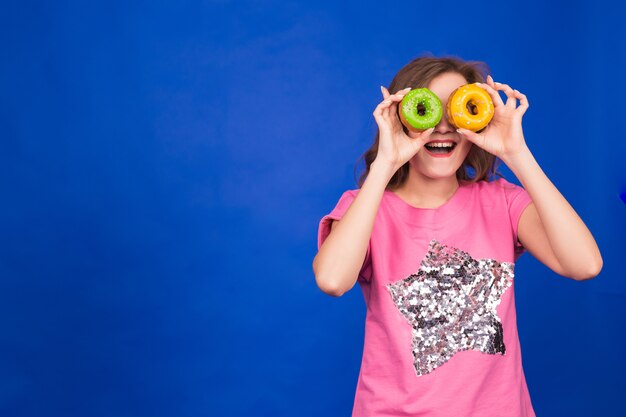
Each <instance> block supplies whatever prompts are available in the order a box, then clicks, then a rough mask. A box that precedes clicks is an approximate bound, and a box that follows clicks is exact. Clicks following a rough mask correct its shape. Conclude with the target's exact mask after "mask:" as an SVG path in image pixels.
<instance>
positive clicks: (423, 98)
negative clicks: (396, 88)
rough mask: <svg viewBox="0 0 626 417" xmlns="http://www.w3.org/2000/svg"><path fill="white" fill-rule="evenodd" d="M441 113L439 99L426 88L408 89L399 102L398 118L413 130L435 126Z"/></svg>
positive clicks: (441, 107)
mask: <svg viewBox="0 0 626 417" xmlns="http://www.w3.org/2000/svg"><path fill="white" fill-rule="evenodd" d="M442 115H443V105H442V104H441V100H439V97H437V94H435V93H433V92H432V91H430V90H429V89H428V88H416V89H415V90H411V91H409V92H408V94H407V95H406V96H404V98H403V99H402V102H401V103H400V120H401V121H402V124H403V125H405V126H406V128H407V129H409V130H411V131H413V132H422V131H424V130H426V129H430V128H431V127H434V126H436V125H437V123H439V121H440V120H441V116H442Z"/></svg>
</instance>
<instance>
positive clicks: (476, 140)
mask: <svg viewBox="0 0 626 417" xmlns="http://www.w3.org/2000/svg"><path fill="white" fill-rule="evenodd" d="M456 131H457V132H459V133H460V134H461V135H463V136H465V138H466V139H467V140H469V141H470V142H472V143H473V144H475V145H478V146H480V145H481V143H482V137H481V136H480V135H479V134H478V133H476V132H472V131H471V130H467V129H463V128H459V129H457V130H456Z"/></svg>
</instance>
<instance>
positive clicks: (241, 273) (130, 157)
mask: <svg viewBox="0 0 626 417" xmlns="http://www.w3.org/2000/svg"><path fill="white" fill-rule="evenodd" d="M381 3H382V2H381ZM2 8H3V13H2V15H3V18H2V25H0V33H1V34H2V38H1V39H2V48H1V49H0V54H1V58H2V61H1V62H2V65H0V83H1V85H0V86H1V93H0V105H1V109H0V118H1V120H0V122H1V127H2V129H1V131H0V132H1V133H0V146H1V147H0V169H1V170H2V175H1V176H0V180H1V188H2V194H3V200H2V201H3V204H2V205H1V206H0V213H1V216H0V218H1V221H0V227H1V229H0V231H1V233H2V239H1V243H0V245H1V248H0V249H1V251H0V285H1V287H0V325H1V332H0V334H1V341H0V349H1V351H2V355H0V415H2V416H91V417H96V416H124V417H126V416H179V417H183V416H252V415H254V416H266V415H267V416H303V417H307V416H321V415H323V416H347V415H349V414H350V411H351V409H352V403H353V396H354V390H355V387H356V379H357V376H358V371H359V365H360V360H361V352H362V343H363V326H364V317H365V308H364V303H363V298H362V294H361V291H360V289H359V288H358V287H355V288H354V289H353V290H352V291H350V292H348V293H347V294H345V295H344V296H343V297H341V298H333V297H329V296H327V295H325V294H323V293H322V292H321V291H320V290H319V289H317V287H316V285H315V280H314V276H313V273H312V268H311V262H312V259H313V257H314V255H315V253H316V251H317V245H316V238H317V226H318V222H319V220H320V218H321V217H322V216H323V215H324V214H326V213H327V212H329V211H330V210H331V209H332V208H333V207H334V205H335V203H336V201H337V199H338V198H339V196H340V195H341V193H342V192H343V191H344V190H345V189H349V188H356V185H355V180H354V172H353V171H354V165H355V162H356V160H357V158H358V157H359V156H360V155H361V153H362V152H363V151H364V150H365V149H366V148H367V147H368V146H369V145H370V143H371V141H372V139H373V135H374V132H375V122H374V120H373V117H372V116H371V112H372V111H373V109H374V107H375V106H376V105H377V103H378V102H379V101H380V100H381V97H380V90H379V86H380V85H381V84H383V85H388V84H389V82H390V81H391V78H392V77H393V75H394V74H395V73H396V71H397V70H399V69H400V68H401V67H402V66H403V65H404V64H405V63H406V62H408V61H409V60H410V59H412V58H414V57H416V56H418V55H420V54H422V53H425V52H431V53H434V54H436V55H446V54H452V55H457V56H460V57H462V58H465V59H477V60H483V61H486V62H487V63H488V64H489V65H490V67H491V70H492V73H493V75H494V78H495V79H496V80H497V81H502V82H506V83H509V84H510V85H512V86H513V87H514V88H517V89H519V90H521V91H522V92H523V93H525V94H526V95H527V96H528V97H529V100H530V104H531V106H530V109H529V111H528V112H527V113H526V116H525V118H524V129H525V136H526V140H527V143H528V144H529V147H530V149H531V151H532V152H533V154H534V155H535V158H536V159H537V160H538V162H539V163H540V165H541V166H542V168H543V170H544V171H545V172H546V174H547V175H548V176H549V178H550V179H551V180H552V181H553V183H554V184H555V185H556V186H557V187H558V188H559V190H560V191H561V192H562V194H563V195H564V196H565V197H566V198H567V199H568V201H569V202H570V203H571V204H572V206H573V207H574V208H575V209H576V211H577V212H578V213H579V215H580V216H581V217H582V219H583V220H584V221H585V222H586V224H587V226H588V227H589V228H590V230H591V231H592V233H593V234H594V236H595V238H596V239H597V242H598V244H599V246H600V249H601V251H602V254H603V257H604V269H603V270H602V273H601V274H600V275H599V276H598V277H597V278H596V279H594V280H591V281H586V282H575V281H573V280H570V279H566V278H563V277H559V276H557V275H555V274H554V273H552V272H551V271H550V270H549V269H547V267H545V266H543V265H542V264H540V263H539V262H538V261H536V260H535V259H534V258H532V256H531V255H529V254H526V255H524V256H523V257H522V258H521V259H520V260H519V261H518V265H517V267H516V277H517V279H516V284H515V285H516V293H517V294H516V296H517V308H518V323H519V331H520V338H521V343H522V352H523V359H524V368H525V372H526V378H527V381H528V385H529V389H530V393H531V398H532V401H533V405H534V407H535V410H536V412H537V414H538V415H539V416H572V417H573V416H591V415H594V416H599V415H602V416H618V415H622V414H621V413H623V406H622V405H623V395H624V392H626V382H625V380H624V378H623V375H624V374H626V359H624V356H625V355H624V353H625V352H624V351H625V349H624V344H625V342H626V337H625V335H624V332H625V330H626V328H625V326H624V321H623V317H624V315H625V313H626V303H625V301H626V282H625V278H626V276H625V275H626V274H625V272H624V258H625V255H626V239H625V236H626V205H625V202H623V201H622V200H621V199H620V195H623V194H622V193H624V192H625V191H626V168H625V167H626V157H625V155H626V146H625V144H626V134H625V133H624V123H623V121H624V96H625V94H626V87H625V84H624V83H625V80H624V74H626V62H625V61H626V29H625V26H624V24H623V22H624V20H625V19H626V9H625V6H624V3H623V2H619V3H618V2H609V1H602V0H599V1H593V2H583V1H568V2H543V1H538V0H529V1H523V2H522V1H518V2H516V3H511V4H500V2H478V3H476V2H474V3H469V2H467V1H462V2H461V1H450V2H444V3H442V4H438V3H437V2H430V3H429V4H427V3H424V2H415V1H400V2H396V3H394V4H393V5H382V4H380V5H376V4H375V3H374V2H372V4H367V3H364V2H362V1H346V2H339V3H330V2H328V3H326V2H303V1H301V2H294V1H265V2H260V1H250V0H240V1H237V2H235V1H228V0H223V1H176V2H174V1H170V2H164V1H137V2H125V1H111V0H109V1H106V2H105V1H92V2H78V1H63V2H28V1H19V2H18V1H5V2H3V7H2ZM503 172H504V174H505V176H506V177H507V178H508V179H509V180H511V181H513V182H518V181H517V180H516V179H515V178H514V176H512V175H511V174H510V171H508V170H506V169H503ZM518 183H519V182H518Z"/></svg>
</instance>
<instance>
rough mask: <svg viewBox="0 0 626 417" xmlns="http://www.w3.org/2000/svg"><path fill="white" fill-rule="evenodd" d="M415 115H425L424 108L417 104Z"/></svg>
mask: <svg viewBox="0 0 626 417" xmlns="http://www.w3.org/2000/svg"><path fill="white" fill-rule="evenodd" d="M417 114H419V115H420V116H424V115H425V114H426V107H425V106H424V105H423V104H422V103H418V105H417Z"/></svg>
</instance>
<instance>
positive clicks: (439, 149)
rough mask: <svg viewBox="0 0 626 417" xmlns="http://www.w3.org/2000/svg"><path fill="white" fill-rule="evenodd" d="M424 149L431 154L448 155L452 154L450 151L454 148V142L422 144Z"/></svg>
mask: <svg viewBox="0 0 626 417" xmlns="http://www.w3.org/2000/svg"><path fill="white" fill-rule="evenodd" d="M424 148H426V151H428V153H430V154H432V155H437V156H449V155H452V152H453V151H454V149H455V148H456V143H454V142H447V143H432V142H431V143H427V144H426V145H424Z"/></svg>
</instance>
